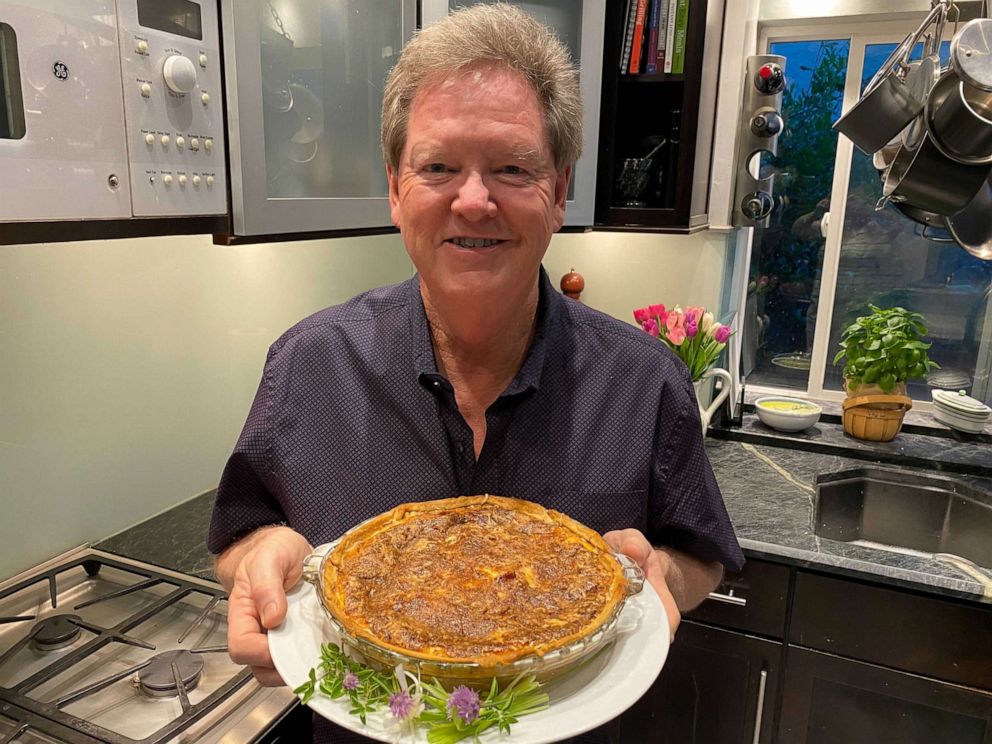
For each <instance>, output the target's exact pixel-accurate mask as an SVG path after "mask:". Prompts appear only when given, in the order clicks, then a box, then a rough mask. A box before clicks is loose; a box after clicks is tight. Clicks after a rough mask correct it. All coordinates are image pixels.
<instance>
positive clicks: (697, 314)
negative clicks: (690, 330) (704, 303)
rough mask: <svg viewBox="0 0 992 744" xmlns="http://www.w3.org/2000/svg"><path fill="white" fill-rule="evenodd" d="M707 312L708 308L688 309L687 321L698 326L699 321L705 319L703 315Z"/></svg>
mask: <svg viewBox="0 0 992 744" xmlns="http://www.w3.org/2000/svg"><path fill="white" fill-rule="evenodd" d="M704 312H706V308H703V307H687V308H686V309H685V318H686V321H687V322H688V321H690V320H691V321H692V322H693V323H695V324H696V325H699V320H700V319H701V318H702V317H703V313H704Z"/></svg>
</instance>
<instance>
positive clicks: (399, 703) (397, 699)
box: [389, 690, 417, 720]
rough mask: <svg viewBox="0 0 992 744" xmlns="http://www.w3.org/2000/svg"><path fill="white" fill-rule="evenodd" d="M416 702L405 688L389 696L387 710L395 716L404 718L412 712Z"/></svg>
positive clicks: (414, 709) (415, 707)
mask: <svg viewBox="0 0 992 744" xmlns="http://www.w3.org/2000/svg"><path fill="white" fill-rule="evenodd" d="M416 709H417V704H416V702H415V701H414V699H413V698H412V697H410V693H408V692H407V691H406V690H401V691H400V692H394V693H393V694H392V695H391V696H390V697H389V710H390V712H391V713H392V714H393V715H394V716H396V717H397V718H400V719H403V720H406V719H407V718H409V717H410V716H412V715H413V714H414V711H416Z"/></svg>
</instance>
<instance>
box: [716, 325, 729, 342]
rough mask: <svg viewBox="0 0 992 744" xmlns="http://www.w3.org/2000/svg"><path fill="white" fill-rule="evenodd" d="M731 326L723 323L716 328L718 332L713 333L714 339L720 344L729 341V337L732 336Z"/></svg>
mask: <svg viewBox="0 0 992 744" xmlns="http://www.w3.org/2000/svg"><path fill="white" fill-rule="evenodd" d="M731 332H732V331H731V330H730V326H725V325H722V326H720V327H719V328H717V329H716V333H714V334H713V340H714V341H716V342H717V343H718V344H725V343H727V339H728V338H730V334H731Z"/></svg>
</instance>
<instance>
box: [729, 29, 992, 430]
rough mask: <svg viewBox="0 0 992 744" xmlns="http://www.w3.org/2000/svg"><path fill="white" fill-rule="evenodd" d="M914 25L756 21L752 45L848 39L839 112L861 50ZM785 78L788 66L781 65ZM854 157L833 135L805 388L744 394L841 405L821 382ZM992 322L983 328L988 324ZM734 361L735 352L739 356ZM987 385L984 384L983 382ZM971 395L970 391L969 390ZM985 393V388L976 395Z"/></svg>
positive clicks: (743, 242)
mask: <svg viewBox="0 0 992 744" xmlns="http://www.w3.org/2000/svg"><path fill="white" fill-rule="evenodd" d="M918 24H919V19H916V20H912V21H907V20H901V21H872V22H858V21H857V20H856V19H853V18H844V19H830V20H826V21H823V22H817V23H809V24H789V23H785V24H783V23H769V24H759V27H758V43H757V49H758V53H759V54H769V53H770V52H769V49H770V47H771V45H772V44H774V43H778V42H791V41H816V40H821V39H822V40H834V39H836V40H847V41H848V42H849V44H850V46H849V48H848V61H847V74H846V76H845V79H844V95H843V103H842V110H843V111H845V112H846V111H848V110H850V108H851V106H853V105H854V104H855V102H857V100H858V98H859V97H860V93H861V71H862V68H863V67H864V59H865V49H866V48H867V47H868V46H869V45H871V44H898V43H899V42H900V41H902V40H903V39H904V38H905V36H906V34H908V33H911V32H912V31H914V30H915V29H916V27H917V26H918ZM954 29H955V24H953V23H948V24H947V25H946V26H945V29H944V35H943V38H942V41H949V40H950V39H951V38H952V37H953V35H954ZM786 75H787V76H788V65H786ZM853 158H854V143H853V142H851V140H850V139H848V138H847V137H843V136H840V135H838V138H837V150H836V153H835V156H834V175H833V186H832V188H831V191H830V204H831V209H830V211H829V212H828V215H829V216H828V217H827V225H826V235H825V244H824V255H823V266H822V267H821V271H820V289H819V296H818V298H817V316H816V325H815V327H814V332H813V348H812V354H811V357H810V369H809V377H808V379H807V383H806V389H805V390H802V389H801V388H799V389H797V388H784V387H778V386H773V385H760V384H750V385H748V386H747V391H748V398H749V399H750V398H752V397H753V396H760V395H782V394H788V395H792V396H795V397H800V398H810V399H814V400H820V401H828V402H834V403H840V402H841V401H843V400H844V398H845V397H846V394H845V393H844V391H842V390H829V389H825V388H824V386H823V383H824V379H825V377H826V370H827V365H829V364H830V363H831V355H830V349H829V348H828V347H829V344H830V328H831V325H832V323H833V311H834V301H835V299H836V294H837V277H838V271H839V267H840V259H841V246H842V243H843V236H844V222H845V217H846V209H847V197H848V187H849V184H850V180H851V165H852V162H853ZM740 232H741V233H742V234H740V235H738V250H739V251H741V252H742V253H743V256H744V264H743V272H742V273H743V281H744V282H746V281H747V276H748V269H749V267H750V263H751V250H752V243H753V239H754V230H742V231H740ZM746 301H747V293H746V292H742V293H741V298H740V306H739V308H738V317H741V318H744V317H746V314H745V312H744V305H745V303H746ZM986 323H992V299H990V301H989V302H988V303H987V305H986ZM990 327H992V326H988V325H987V326H986V328H990ZM738 359H739V356H738ZM983 359H986V360H988V362H990V363H992V339H990V343H988V344H983V345H982V346H981V347H980V349H979V352H978V358H977V360H976V369H977V368H980V367H979V365H980V364H981V361H982V360H983ZM987 384H988V383H987V382H986V385H987ZM972 395H975V392H974V391H973V392H972ZM988 395H989V389H988V387H986V389H985V390H984V391H982V392H981V394H980V395H976V397H979V398H981V399H985V398H986V397H987V396H988ZM913 407H914V409H915V410H917V411H919V412H921V413H932V412H933V410H934V409H933V403H932V402H931V401H928V400H914V401H913Z"/></svg>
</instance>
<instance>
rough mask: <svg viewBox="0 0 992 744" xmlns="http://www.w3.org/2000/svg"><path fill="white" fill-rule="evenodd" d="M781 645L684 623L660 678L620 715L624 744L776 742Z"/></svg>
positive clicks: (746, 743) (741, 743)
mask: <svg viewBox="0 0 992 744" xmlns="http://www.w3.org/2000/svg"><path fill="white" fill-rule="evenodd" d="M781 651H782V648H781V644H779V643H776V642H774V641H767V640H764V639H761V638H755V637H753V636H748V635H744V634H743V633H736V632H734V631H729V630H722V629H720V628H713V627H707V626H705V625H699V624H696V623H693V622H692V621H688V620H687V621H684V622H683V623H682V625H681V626H680V628H679V632H678V635H677V637H676V641H675V643H674V644H673V645H672V648H671V650H670V651H669V655H668V659H667V661H666V662H665V668H664V671H663V673H662V674H661V676H659V677H658V679H657V680H656V681H655V683H654V685H653V686H652V687H651V689H650V690H648V692H647V693H645V695H644V696H643V697H642V698H641V699H640V700H639V701H638V702H637V703H636V704H635V705H634V706H633V707H632V708H631V709H629V710H628V711H627V712H626V713H624V714H623V716H621V718H620V731H621V737H620V741H621V742H632V743H633V742H638V744H754V742H762V743H763V744H767V743H769V742H771V741H772V732H773V730H774V728H773V724H774V715H773V713H774V704H775V699H776V695H777V692H778V686H779V669H780V664H779V656H780V654H781Z"/></svg>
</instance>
